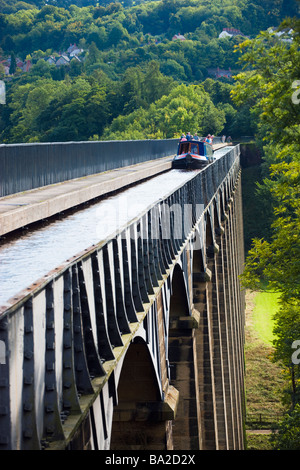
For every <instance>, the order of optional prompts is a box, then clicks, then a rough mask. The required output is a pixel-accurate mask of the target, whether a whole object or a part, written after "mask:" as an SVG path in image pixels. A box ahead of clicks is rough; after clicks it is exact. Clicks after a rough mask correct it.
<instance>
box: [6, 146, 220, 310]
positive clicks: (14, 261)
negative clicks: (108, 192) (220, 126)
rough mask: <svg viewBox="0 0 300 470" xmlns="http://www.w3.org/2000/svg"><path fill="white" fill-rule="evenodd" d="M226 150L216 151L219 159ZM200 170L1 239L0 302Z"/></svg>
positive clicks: (175, 173) (159, 179)
mask: <svg viewBox="0 0 300 470" xmlns="http://www.w3.org/2000/svg"><path fill="white" fill-rule="evenodd" d="M226 151H228V148H227V149H226V148H225V149H221V150H219V151H217V152H215V156H216V157H217V158H220V156H222V155H223V154H224V153H225V152H226ZM199 171H202V170H194V171H185V170H171V171H168V172H166V173H163V174H161V175H158V176H156V177H154V178H151V179H149V180H148V181H146V182H143V183H140V184H137V185H135V186H133V187H130V188H128V189H125V190H124V191H122V192H120V193H117V194H114V195H112V196H110V197H106V198H105V199H101V200H100V201H99V202H97V203H93V204H90V205H88V206H87V207H84V208H82V209H79V210H77V211H74V212H73V213H71V214H69V215H66V216H65V217H59V218H56V219H55V220H53V221H50V222H49V223H47V224H45V225H44V226H42V227H41V226H39V227H38V228H37V229H32V228H29V230H28V231H27V232H26V233H24V232H22V233H20V234H18V236H17V237H16V236H14V237H13V238H11V239H10V237H8V238H7V239H4V240H2V241H1V242H0V306H2V305H4V304H5V303H6V302H7V301H8V300H9V299H10V298H12V297H14V296H16V295H17V294H18V293H19V292H20V291H22V290H23V289H26V288H27V287H29V286H30V285H31V284H33V283H34V282H35V281H37V280H38V279H40V278H41V277H43V276H45V275H46V274H47V273H48V272H50V271H51V270H53V269H55V268H56V267H58V266H60V265H61V264H62V263H64V262H65V261H66V260H68V259H69V258H71V257H73V256H75V255H76V254H79V253H80V252H82V251H83V250H85V249H86V248H89V247H91V246H92V245H94V244H97V243H99V242H101V241H103V240H106V239H109V238H110V236H111V235H112V234H114V233H115V231H116V230H119V229H121V228H122V227H124V226H125V225H128V223H129V222H130V221H131V220H133V219H134V218H135V217H137V216H138V215H139V214H141V213H142V212H144V211H145V210H147V208H148V207H150V206H151V205H152V204H154V203H155V202H156V201H159V200H160V199H163V198H165V197H166V196H167V195H168V194H170V193H172V192H173V191H174V190H175V189H176V188H177V187H180V186H182V185H183V184H184V183H186V182H187V181H189V180H190V179H192V178H193V177H194V176H195V175H196V174H197V172H199Z"/></svg>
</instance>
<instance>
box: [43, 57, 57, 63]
mask: <svg viewBox="0 0 300 470" xmlns="http://www.w3.org/2000/svg"><path fill="white" fill-rule="evenodd" d="M45 61H46V62H48V64H50V65H55V63H56V61H55V57H53V56H52V55H51V56H50V57H48V58H47V59H46V58H45Z"/></svg>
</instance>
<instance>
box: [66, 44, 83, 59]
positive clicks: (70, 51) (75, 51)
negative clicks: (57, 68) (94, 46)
mask: <svg viewBox="0 0 300 470" xmlns="http://www.w3.org/2000/svg"><path fill="white" fill-rule="evenodd" d="M82 52H83V49H80V48H79V47H77V46H76V44H70V47H68V49H67V53H68V54H69V56H70V57H74V56H75V55H76V56H77V55H79V54H82Z"/></svg>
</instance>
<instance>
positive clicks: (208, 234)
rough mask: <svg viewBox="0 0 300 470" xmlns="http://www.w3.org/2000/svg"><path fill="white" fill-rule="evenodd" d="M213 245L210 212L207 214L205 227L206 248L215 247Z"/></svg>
mask: <svg viewBox="0 0 300 470" xmlns="http://www.w3.org/2000/svg"><path fill="white" fill-rule="evenodd" d="M213 243H214V237H213V230H212V222H211V216H210V214H209V212H207V213H206V227H205V246H206V248H208V247H209V246H211V245H213Z"/></svg>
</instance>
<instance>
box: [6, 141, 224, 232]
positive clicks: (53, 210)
mask: <svg viewBox="0 0 300 470" xmlns="http://www.w3.org/2000/svg"><path fill="white" fill-rule="evenodd" d="M225 146H227V144H214V145H213V148H214V150H219V149H220V148H222V147H225ZM172 159H173V156H168V157H164V158H160V159H156V160H150V161H148V162H143V163H138V164H135V165H131V166H127V167H122V168H117V169H115V170H110V171H106V172H103V173H97V174H95V175H89V176H84V177H82V178H76V179H73V180H69V181H64V182H62V183H56V184H51V185H48V186H44V187H42V188H36V189H32V190H29V191H24V192H22V193H17V194H13V195H10V196H5V197H2V198H0V236H3V235H5V234H7V233H10V232H13V231H14V230H18V229H20V228H22V227H25V226H26V225H29V224H32V223H34V222H38V221H40V220H43V219H47V218H49V217H51V216H53V215H55V214H58V213H59V212H63V211H65V210H67V209H70V208H72V207H76V206H78V205H80V204H84V203H85V202H88V201H91V200H92V199H95V198H97V197H100V196H104V195H105V194H109V193H111V192H113V191H117V190H119V189H121V188H124V187H126V186H128V185H130V184H134V183H137V182H139V181H142V180H143V179H146V178H149V177H152V176H155V175H158V174H159V173H162V172H164V171H167V170H170V169H171V167H172Z"/></svg>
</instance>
